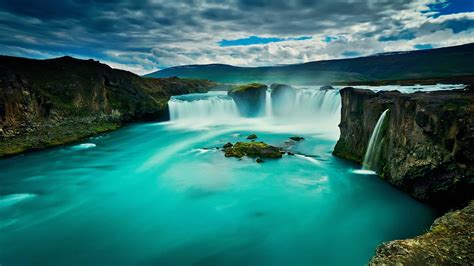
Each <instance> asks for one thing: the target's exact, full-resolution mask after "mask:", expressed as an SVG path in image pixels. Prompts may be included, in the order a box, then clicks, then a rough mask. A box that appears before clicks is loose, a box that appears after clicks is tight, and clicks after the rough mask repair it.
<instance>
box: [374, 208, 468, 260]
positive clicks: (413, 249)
mask: <svg viewBox="0 0 474 266" xmlns="http://www.w3.org/2000/svg"><path fill="white" fill-rule="evenodd" d="M473 243H474V202H471V204H470V205H469V206H467V207H465V208H464V209H462V210H457V211H453V212H448V213H446V214H445V215H443V216H441V217H440V218H438V219H436V220H435V222H434V223H433V225H432V226H431V228H430V230H429V231H428V232H427V233H425V234H423V235H421V236H418V237H416V238H413V239H405V240H396V241H391V242H388V243H384V244H382V245H380V246H379V247H378V248H377V252H376V254H375V256H374V257H373V258H372V259H371V260H370V262H369V265H471V264H472V263H473V262H474V248H473Z"/></svg>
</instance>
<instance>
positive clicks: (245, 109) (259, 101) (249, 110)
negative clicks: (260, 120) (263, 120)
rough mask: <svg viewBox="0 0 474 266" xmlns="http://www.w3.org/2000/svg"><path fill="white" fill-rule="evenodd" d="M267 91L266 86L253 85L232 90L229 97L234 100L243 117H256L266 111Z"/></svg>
mask: <svg viewBox="0 0 474 266" xmlns="http://www.w3.org/2000/svg"><path fill="white" fill-rule="evenodd" d="M266 91H267V86H266V85H264V84H259V83H251V84H246V85H241V86H237V87H235V88H232V89H231V90H229V91H228V95H229V96H230V97H232V98H233V99H234V101H235V103H236V104H237V107H238V108H239V112H240V114H241V115H242V116H246V117H255V116H259V115H261V114H263V112H264V111H265V95H266Z"/></svg>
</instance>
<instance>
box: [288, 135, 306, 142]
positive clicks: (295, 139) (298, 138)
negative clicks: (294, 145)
mask: <svg viewBox="0 0 474 266" xmlns="http://www.w3.org/2000/svg"><path fill="white" fill-rule="evenodd" d="M290 139H291V140H294V141H302V140H304V138H303V137H298V136H294V137H290Z"/></svg>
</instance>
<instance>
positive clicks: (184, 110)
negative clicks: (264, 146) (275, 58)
mask: <svg viewBox="0 0 474 266" xmlns="http://www.w3.org/2000/svg"><path fill="white" fill-rule="evenodd" d="M275 100H276V99H274V98H273V96H272V94H271V90H267V92H266V98H265V101H264V102H263V103H262V104H265V113H264V114H262V116H261V117H252V118H248V117H242V116H241V115H240V112H239V110H238V107H237V105H236V103H235V102H234V100H233V99H232V98H231V97H229V96H227V92H224V91H220V92H217V91H213V92H209V93H204V94H202V93H200V94H189V95H181V96H174V97H172V98H171V100H170V101H169V103H168V104H169V111H170V119H171V121H172V122H173V123H172V124H173V125H176V126H181V127H184V128H199V129H200V128H203V127H208V126H214V125H229V124H233V125H238V126H248V127H251V128H252V129H254V130H273V131H279V132H294V133H321V134H325V136H329V137H330V138H337V137H338V136H339V128H338V124H339V121H340V106H341V100H340V96H339V91H338V90H333V91H320V90H319V89H318V88H309V89H302V88H296V89H295V93H294V94H288V95H285V96H284V98H283V99H282V98H279V99H278V104H277V105H276V106H275V102H274V101H275ZM286 104H288V106H286ZM274 108H282V109H280V111H281V110H284V112H280V114H278V115H277V114H276V111H275V110H274ZM326 133H327V134H326Z"/></svg>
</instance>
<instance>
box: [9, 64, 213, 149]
mask: <svg viewBox="0 0 474 266" xmlns="http://www.w3.org/2000/svg"><path fill="white" fill-rule="evenodd" d="M213 86H215V83H213V82H209V81H205V80H189V79H178V78H166V79H153V78H143V77H140V76H137V75H135V74H132V73H130V72H127V71H123V70H117V69H112V68H110V67H109V66H107V65H104V64H101V63H99V62H97V61H93V60H80V59H74V58H71V57H61V58H57V59H50V60H33V59H25V58H16V57H7V56H0V89H1V90H0V157H4V156H12V155H15V154H19V153H22V152H25V151H29V150H38V149H43V148H47V147H52V146H56V145H62V144H66V143H71V142H74V141H77V140H80V139H82V138H85V137H88V136H91V135H94V134H98V133H102V132H106V131H110V130H115V129H117V128H119V127H120V126H121V125H123V124H125V123H129V122H135V121H153V120H155V121H156V120H167V119H168V116H169V115H168V100H169V98H170V97H171V96H172V95H179V94H186V93H191V92H206V91H208V90H209V89H210V88H212V87H213Z"/></svg>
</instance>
